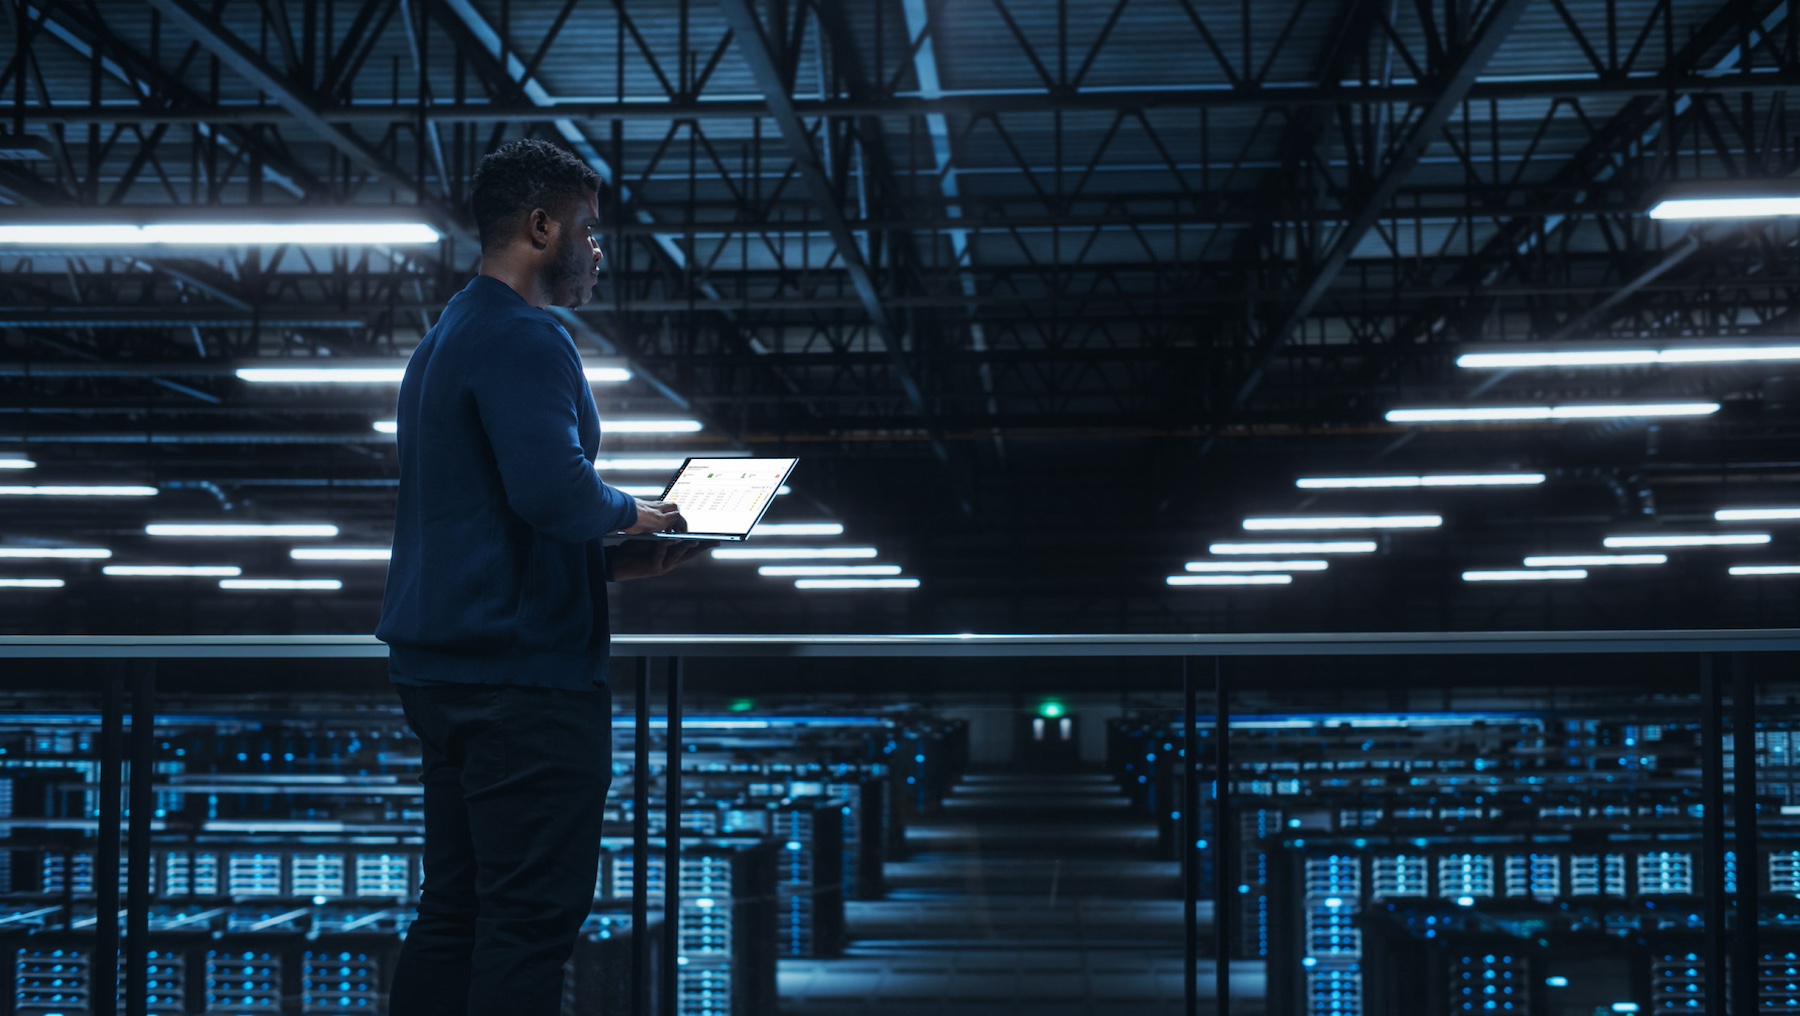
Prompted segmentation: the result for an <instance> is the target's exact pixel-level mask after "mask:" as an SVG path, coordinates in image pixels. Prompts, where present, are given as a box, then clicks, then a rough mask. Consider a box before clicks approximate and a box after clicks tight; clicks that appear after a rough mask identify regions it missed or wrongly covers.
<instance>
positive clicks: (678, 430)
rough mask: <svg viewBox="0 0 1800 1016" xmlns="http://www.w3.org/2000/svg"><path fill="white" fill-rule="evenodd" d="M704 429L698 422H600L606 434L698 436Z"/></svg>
mask: <svg viewBox="0 0 1800 1016" xmlns="http://www.w3.org/2000/svg"><path fill="white" fill-rule="evenodd" d="M705 429H706V425H705V424H703V423H701V422H700V421H699V420H602V421H600V430H601V432H602V433H606V434H698V433H700V432H701V431H702V430H705Z"/></svg>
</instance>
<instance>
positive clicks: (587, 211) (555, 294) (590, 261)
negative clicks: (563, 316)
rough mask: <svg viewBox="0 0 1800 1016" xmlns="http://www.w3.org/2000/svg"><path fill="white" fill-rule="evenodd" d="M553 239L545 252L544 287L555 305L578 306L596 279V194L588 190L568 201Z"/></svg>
mask: <svg viewBox="0 0 1800 1016" xmlns="http://www.w3.org/2000/svg"><path fill="white" fill-rule="evenodd" d="M558 225H559V226H560V227H561V228H560V229H559V231H558V234H557V241H556V243H555V244H554V245H553V246H552V247H551V248H550V250H548V251H547V252H546V254H547V261H546V264H545V266H544V288H545V289H546V290H548V291H549V292H550V295H551V303H552V304H554V305H555V306H558V307H579V306H581V305H582V304H584V303H586V302H588V300H589V299H590V298H592V297H593V295H594V287H595V286H596V285H599V283H600V261H601V258H600V241H599V240H597V239H595V236H594V233H595V231H596V230H598V229H599V228H600V197H599V195H597V194H593V193H589V194H586V195H584V196H582V197H580V198H578V199H576V200H574V201H571V202H569V207H568V210H567V211H566V212H564V214H563V216H562V218H561V219H560V220H559V221H558Z"/></svg>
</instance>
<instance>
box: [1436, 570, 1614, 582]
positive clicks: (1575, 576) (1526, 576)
mask: <svg viewBox="0 0 1800 1016" xmlns="http://www.w3.org/2000/svg"><path fill="white" fill-rule="evenodd" d="M1462 577H1463V581H1464V582H1576V581H1579V580H1581V579H1585V578H1587V577H1588V573H1587V572H1586V571H1585V570H1583V569H1580V568H1533V569H1529V570H1526V571H1466V572H1463V576H1462Z"/></svg>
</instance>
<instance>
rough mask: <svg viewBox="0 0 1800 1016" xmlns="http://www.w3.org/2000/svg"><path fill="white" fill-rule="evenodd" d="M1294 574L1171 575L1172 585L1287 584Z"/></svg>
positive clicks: (1292, 579) (1168, 580) (1169, 580)
mask: <svg viewBox="0 0 1800 1016" xmlns="http://www.w3.org/2000/svg"><path fill="white" fill-rule="evenodd" d="M1293 581H1294V577H1293V576H1292V575H1171V576H1169V577H1168V579H1167V582H1168V583H1169V585H1171V586H1285V585H1289V584H1291V583H1292V582H1293Z"/></svg>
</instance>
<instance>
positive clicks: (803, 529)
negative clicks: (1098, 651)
mask: <svg viewBox="0 0 1800 1016" xmlns="http://www.w3.org/2000/svg"><path fill="white" fill-rule="evenodd" d="M750 535H751V536H842V535H844V524H843V523H841V522H763V523H759V524H758V525H757V526H756V528H754V529H752V530H750Z"/></svg>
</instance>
